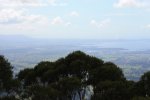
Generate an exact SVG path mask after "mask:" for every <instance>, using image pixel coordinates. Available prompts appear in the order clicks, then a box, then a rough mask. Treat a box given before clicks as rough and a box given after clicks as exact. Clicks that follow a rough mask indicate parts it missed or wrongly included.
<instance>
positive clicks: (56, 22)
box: [51, 16, 64, 25]
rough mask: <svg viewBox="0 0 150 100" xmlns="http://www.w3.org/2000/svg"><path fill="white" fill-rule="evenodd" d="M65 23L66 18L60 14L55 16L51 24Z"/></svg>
mask: <svg viewBox="0 0 150 100" xmlns="http://www.w3.org/2000/svg"><path fill="white" fill-rule="evenodd" d="M63 23H64V20H63V19H62V18H61V17H60V16H57V17H55V18H54V19H53V20H52V22H51V24H53V25H60V24H63Z"/></svg>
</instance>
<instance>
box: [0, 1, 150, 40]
mask: <svg viewBox="0 0 150 100" xmlns="http://www.w3.org/2000/svg"><path fill="white" fill-rule="evenodd" d="M0 34H4V35H5V34H11V35H12V34H13V35H16V34H19V35H27V36H32V37H46V38H80V39H89V38H99V39H109V38H111V39H118V38H150V0H0Z"/></svg>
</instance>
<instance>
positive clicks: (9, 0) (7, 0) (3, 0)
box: [0, 0, 46, 7]
mask: <svg viewBox="0 0 150 100" xmlns="http://www.w3.org/2000/svg"><path fill="white" fill-rule="evenodd" d="M45 5H46V3H44V2H42V1H41V0H0V6H1V7H20V6H35V7H37V6H45Z"/></svg>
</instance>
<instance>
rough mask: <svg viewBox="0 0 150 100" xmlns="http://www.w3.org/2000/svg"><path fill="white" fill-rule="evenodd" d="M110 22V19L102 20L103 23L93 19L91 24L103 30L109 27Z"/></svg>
mask: <svg viewBox="0 0 150 100" xmlns="http://www.w3.org/2000/svg"><path fill="white" fill-rule="evenodd" d="M110 22H111V20H110V19H105V20H102V21H101V22H98V21H96V20H95V19H93V20H91V22H90V24H91V25H92V26H95V27H97V28H100V29H102V28H106V27H108V26H109V25H110Z"/></svg>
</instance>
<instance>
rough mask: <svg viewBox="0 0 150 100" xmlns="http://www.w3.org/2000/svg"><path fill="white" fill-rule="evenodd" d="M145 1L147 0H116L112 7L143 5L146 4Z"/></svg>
mask: <svg viewBox="0 0 150 100" xmlns="http://www.w3.org/2000/svg"><path fill="white" fill-rule="evenodd" d="M146 2H147V0H143V1H140V0H118V2H117V3H115V4H114V7H117V8H122V7H145V6H146V5H147V4H146Z"/></svg>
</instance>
